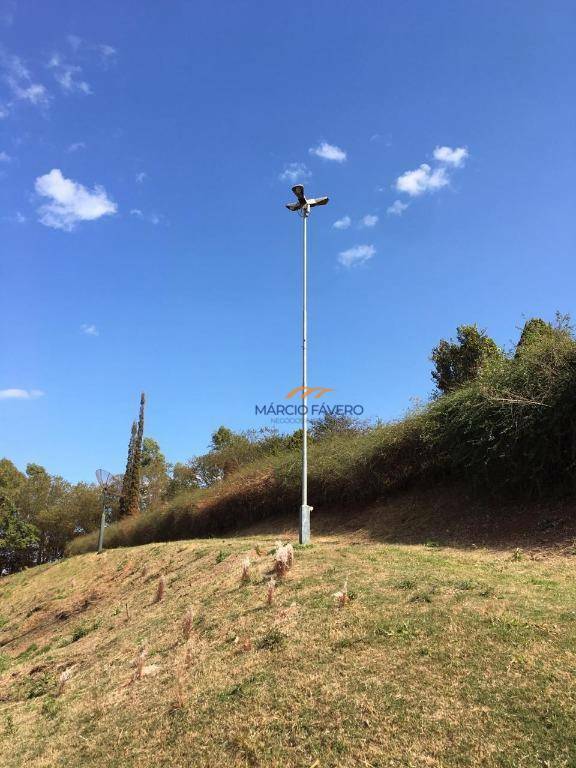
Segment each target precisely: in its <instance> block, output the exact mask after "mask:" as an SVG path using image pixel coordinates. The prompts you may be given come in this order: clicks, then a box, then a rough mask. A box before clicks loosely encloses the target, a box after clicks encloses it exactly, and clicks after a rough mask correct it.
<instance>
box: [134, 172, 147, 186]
mask: <svg viewBox="0 0 576 768" xmlns="http://www.w3.org/2000/svg"><path fill="white" fill-rule="evenodd" d="M147 178H148V174H147V173H146V171H140V172H139V173H137V174H136V183H137V184H143V183H144V182H145V181H146V179H147Z"/></svg>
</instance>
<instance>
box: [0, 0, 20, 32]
mask: <svg viewBox="0 0 576 768" xmlns="http://www.w3.org/2000/svg"><path fill="white" fill-rule="evenodd" d="M15 16H16V0H4V1H3V2H2V3H0V24H3V25H4V26H5V27H11V26H12V24H14V17H15Z"/></svg>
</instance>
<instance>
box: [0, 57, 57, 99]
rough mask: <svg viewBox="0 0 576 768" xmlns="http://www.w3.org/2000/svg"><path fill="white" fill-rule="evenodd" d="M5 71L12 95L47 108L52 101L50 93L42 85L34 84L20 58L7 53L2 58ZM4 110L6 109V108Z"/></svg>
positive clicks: (0, 59) (0, 58)
mask: <svg viewBox="0 0 576 768" xmlns="http://www.w3.org/2000/svg"><path fill="white" fill-rule="evenodd" d="M0 63H1V64H2V69H3V70H4V80H5V82H6V83H7V84H8V86H9V88H10V90H11V91H12V95H13V96H14V98H15V99H17V100H20V101H28V102H29V103H30V104H34V105H36V106H46V105H47V104H48V102H49V100H50V97H49V95H48V91H47V90H46V88H45V87H44V86H43V85H41V84H40V83H34V82H33V81H32V77H31V75H30V72H29V71H28V69H27V67H26V66H25V65H24V63H23V62H22V59H20V58H19V57H18V56H11V55H8V54H6V53H4V54H2V55H1V56H0ZM3 109H6V108H5V107H4V108H3Z"/></svg>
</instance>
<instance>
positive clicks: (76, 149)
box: [66, 141, 86, 152]
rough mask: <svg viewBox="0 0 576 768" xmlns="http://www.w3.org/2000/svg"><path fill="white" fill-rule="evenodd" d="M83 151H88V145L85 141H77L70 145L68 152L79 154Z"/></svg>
mask: <svg viewBox="0 0 576 768" xmlns="http://www.w3.org/2000/svg"><path fill="white" fill-rule="evenodd" d="M81 149H86V144H84V142H83V141H75V142H74V143H73V144H69V145H68V147H67V148H66V152H79V151H80V150H81Z"/></svg>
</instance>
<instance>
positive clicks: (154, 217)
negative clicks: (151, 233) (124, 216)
mask: <svg viewBox="0 0 576 768" xmlns="http://www.w3.org/2000/svg"><path fill="white" fill-rule="evenodd" d="M130 216H135V217H136V218H137V219H140V220H141V221H147V222H148V223H149V224H154V225H155V226H156V225H157V224H162V223H165V222H166V218H165V217H164V216H162V215H161V214H159V213H154V212H153V213H144V211H142V210H140V208H132V210H131V211H130Z"/></svg>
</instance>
